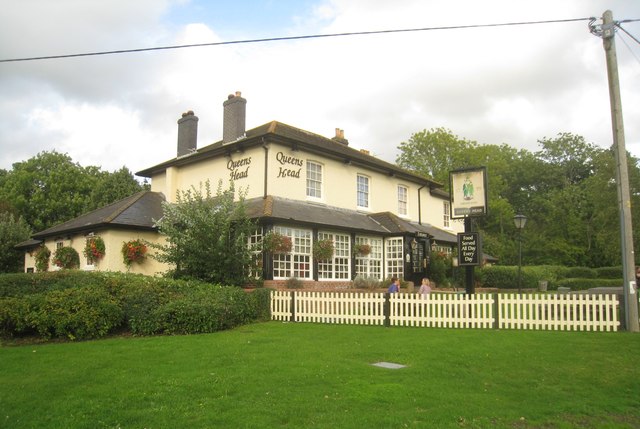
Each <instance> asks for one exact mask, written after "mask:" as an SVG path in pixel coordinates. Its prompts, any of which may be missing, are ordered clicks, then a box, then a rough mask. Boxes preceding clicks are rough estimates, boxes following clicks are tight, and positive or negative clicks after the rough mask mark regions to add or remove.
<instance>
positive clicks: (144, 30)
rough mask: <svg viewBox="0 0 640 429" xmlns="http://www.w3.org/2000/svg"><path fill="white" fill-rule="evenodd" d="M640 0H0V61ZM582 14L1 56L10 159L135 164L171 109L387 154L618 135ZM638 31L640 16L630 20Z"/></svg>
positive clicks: (625, 52) (636, 141)
mask: <svg viewBox="0 0 640 429" xmlns="http://www.w3.org/2000/svg"><path fill="white" fill-rule="evenodd" d="M607 9H609V10H611V11H612V12H613V16H614V19H615V20H624V19H638V18H640V2H638V1H637V0H561V1H558V0H536V1H512V0H504V1H498V0H495V1H494V0H483V1H477V0H461V1H454V0H397V1H386V0H253V1H249V0H234V1H222V0H211V1H207V0H109V1H105V0H56V1H51V0H22V1H14V0H0V10H2V14H0V59H12V58H27V57H39V56H48V55H63V54H74V53H86V52H98V51H111V50H123V49H135V48H147V47H154V46H169V45H182V44H194V43H212V42H213V43H215V42H227V41H236V40H247V39H261V38H272V37H289V36H302V35H311V34H330V33H343V32H358V31H376V30H393V29H408V28H432V27H449V26H468V25H476V24H495V23H516V22H530V21H546V20H569V19H576V18H587V17H591V16H593V17H598V21H597V23H601V20H600V18H601V17H602V14H603V13H604V11H605V10H607ZM587 24H588V21H576V22H567V23H552V24H536V25H518V26H502V27H491V28H474V29H456V30H453V29H451V30H432V31H421V32H404V33H395V34H379V35H368V36H355V37H335V38H321V39H306V40H291V41H278V42H269V43H250V44H230V45H224V46H210V47H197V48H190V49H177V50H163V51H151V52H139V53H126V54H120V55H103V56H89V57H81V58H68V59H52V60H40V61H22V62H2V63H0V168H4V169H10V168H11V166H12V164H13V163H14V162H18V161H24V160H26V159H29V158H31V157H33V156H35V155H36V154H37V153H39V152H41V151H52V150H56V151H58V152H62V153H67V154H69V155H70V156H71V158H72V159H73V160H74V161H75V162H78V163H80V164H81V165H83V166H88V165H96V166H100V167H102V168H103V169H104V170H109V171H113V170H116V169H119V168H120V167H122V166H126V167H128V168H129V169H130V170H132V171H133V172H136V171H139V170H141V169H144V168H146V167H150V166H153V165H155V164H158V163H160V162H163V161H166V160H168V159H171V158H173V157H175V154H176V140H177V125H176V121H177V120H178V119H179V118H180V116H181V114H182V113H183V112H185V111H187V110H193V111H195V113H196V115H197V116H198V117H199V118H200V122H199V137H198V146H199V147H202V146H205V145H208V144H211V143H213V142H216V141H218V140H220V139H221V138H222V103H223V101H224V100H225V99H226V97H227V95H228V94H230V93H233V92H235V91H242V95H243V97H245V98H246V99H247V100H248V104H247V128H248V129H249V128H253V127H256V126H259V125H261V124H264V123H266V122H269V121H271V120H278V121H281V122H284V123H287V124H289V125H293V126H296V127H299V128H302V129H305V130H308V131H312V132H314V133H317V134H321V135H324V136H326V137H333V135H334V133H335V128H342V129H344V130H345V137H346V138H347V139H349V142H350V145H351V146H352V147H355V148H357V149H368V150H369V151H370V152H371V153H372V154H374V155H376V156H378V157H380V158H382V159H384V160H386V161H389V162H394V161H395V159H396V156H397V154H398V152H397V147H398V145H399V143H401V142H402V141H406V140H407V139H409V137H410V136H411V134H412V133H414V132H417V131H421V130H423V129H430V128H436V127H444V128H448V129H449V130H451V131H452V132H453V133H454V134H456V135H458V136H459V137H462V138H466V139H469V140H475V141H477V142H478V143H489V144H502V143H506V144H508V145H510V146H513V147H516V148H526V149H529V150H532V151H535V150H538V148H539V146H538V144H537V141H538V140H539V139H542V138H545V137H554V136H556V135H557V134H558V133H560V132H571V133H574V134H579V135H582V136H584V137H585V138H586V139H587V140H588V141H590V142H593V143H595V144H597V145H600V146H603V147H608V146H610V145H611V142H612V136H611V116H610V108H609V95H608V86H607V76H606V66H605V55H604V49H603V47H602V40H601V39H600V38H598V37H595V36H593V35H591V34H590V32H589V29H588V25H587ZM622 25H623V27H624V28H625V29H626V30H627V31H628V32H629V33H631V34H632V35H633V36H635V38H636V39H640V22H630V23H626V24H622ZM616 48H617V53H618V63H619V69H620V70H619V71H620V85H621V92H622V102H623V111H624V121H625V131H626V142H627V149H628V150H629V151H631V152H632V154H634V155H636V156H640V44H639V43H638V42H636V41H634V40H633V39H632V38H630V37H629V36H627V35H625V34H624V33H622V32H618V35H617V37H616Z"/></svg>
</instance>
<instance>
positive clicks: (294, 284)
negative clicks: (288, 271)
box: [284, 277, 304, 289]
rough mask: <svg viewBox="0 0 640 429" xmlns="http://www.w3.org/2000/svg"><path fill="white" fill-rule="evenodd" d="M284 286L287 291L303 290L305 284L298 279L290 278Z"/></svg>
mask: <svg viewBox="0 0 640 429" xmlns="http://www.w3.org/2000/svg"><path fill="white" fill-rule="evenodd" d="M284 285H285V287H286V288H287V289H302V288H303V287H304V283H302V280H300V279H297V278H295V277H289V278H288V279H287V281H286V282H284Z"/></svg>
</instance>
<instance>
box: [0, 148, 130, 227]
mask: <svg viewBox="0 0 640 429" xmlns="http://www.w3.org/2000/svg"><path fill="white" fill-rule="evenodd" d="M0 173H1V174H0V207H1V206H4V207H6V208H7V209H8V210H13V211H14V212H15V213H17V214H18V215H19V216H21V217H23V218H24V220H25V221H26V222H27V223H28V224H29V225H30V226H31V227H32V229H34V230H36V231H42V230H44V229H46V228H49V227H51V226H54V225H56V224H59V223H61V222H65V221H67V220H70V219H73V218H74V217H77V216H79V215H81V214H83V213H86V212H88V211H91V210H94V209H97V208H99V207H101V206H103V205H106V204H109V203H112V202H114V201H116V200H118V199H121V198H124V197H126V196H129V195H131V194H133V193H135V192H138V191H140V190H141V189H142V187H141V186H140V185H139V184H138V183H137V182H136V181H135V179H134V178H133V176H132V175H131V173H130V172H129V170H127V169H126V168H124V167H123V168H122V169H121V170H119V171H117V172H114V173H108V172H103V171H101V170H100V168H98V167H86V168H85V167H82V166H80V165H79V164H77V163H74V162H73V161H72V160H71V158H70V157H69V156H68V155H66V154H61V153H58V152H55V151H53V152H41V153H39V154H38V155H36V156H35V157H33V158H31V159H29V160H27V161H24V162H17V163H15V164H13V169H12V170H11V171H9V172H4V170H3V171H2V172H0Z"/></svg>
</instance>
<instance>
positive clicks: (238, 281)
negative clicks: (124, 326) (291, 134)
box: [150, 181, 255, 286]
mask: <svg viewBox="0 0 640 429" xmlns="http://www.w3.org/2000/svg"><path fill="white" fill-rule="evenodd" d="M235 196H236V191H235V188H234V185H233V183H232V184H231V185H230V187H229V189H227V190H223V189H222V182H219V184H218V188H217V191H216V194H215V195H213V193H212V191H211V186H210V183H209V181H207V182H206V183H205V185H204V189H203V187H202V186H201V187H200V188H199V189H196V188H193V187H192V188H191V189H189V190H187V191H179V192H178V193H177V199H176V203H175V204H171V203H165V204H164V208H163V217H162V219H160V220H159V221H158V222H157V225H158V228H159V230H160V233H161V234H163V235H164V237H165V238H166V244H150V245H151V246H152V247H153V248H155V249H157V250H158V252H157V253H156V255H155V258H156V259H158V260H159V261H161V262H165V263H169V264H171V265H172V266H173V267H174V271H173V276H174V277H176V278H194V279H198V280H202V281H206V282H210V283H219V284H224V285H236V286H237V285H243V284H245V283H246V281H247V279H248V273H249V271H250V270H249V268H250V265H251V261H252V253H251V249H250V248H249V247H248V239H249V237H250V235H251V233H252V232H253V231H254V229H255V224H254V223H253V222H252V221H251V220H250V219H249V218H248V217H247V215H246V212H245V203H244V198H245V193H243V192H238V201H234V199H235Z"/></svg>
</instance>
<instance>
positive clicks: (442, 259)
mask: <svg viewBox="0 0 640 429" xmlns="http://www.w3.org/2000/svg"><path fill="white" fill-rule="evenodd" d="M451 270H452V263H451V257H450V256H448V255H447V254H446V253H444V252H436V253H432V254H431V257H430V258H429V275H430V276H431V281H433V282H435V283H436V284H437V285H438V287H446V286H447V285H448V284H449V277H450V274H451Z"/></svg>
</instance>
